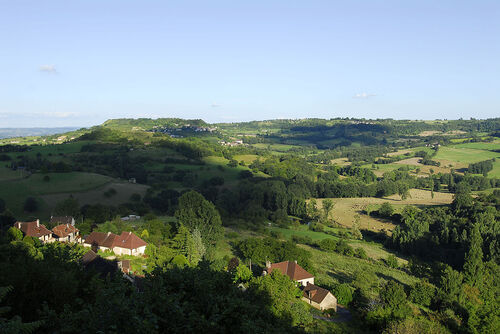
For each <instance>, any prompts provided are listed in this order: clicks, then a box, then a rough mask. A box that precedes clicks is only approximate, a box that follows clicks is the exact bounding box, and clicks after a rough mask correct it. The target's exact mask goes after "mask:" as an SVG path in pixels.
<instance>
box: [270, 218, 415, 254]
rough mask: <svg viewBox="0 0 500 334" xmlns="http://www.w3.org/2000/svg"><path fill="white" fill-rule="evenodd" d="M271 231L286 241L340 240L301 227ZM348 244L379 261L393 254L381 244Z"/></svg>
mask: <svg viewBox="0 0 500 334" xmlns="http://www.w3.org/2000/svg"><path fill="white" fill-rule="evenodd" d="M269 229H270V230H271V231H275V232H278V233H280V234H281V235H282V236H283V237H284V238H285V239H287V240H290V239H291V238H292V236H294V235H296V236H300V237H309V238H311V239H312V240H313V241H319V240H323V239H334V240H340V239H341V238H340V237H337V236H334V235H330V234H326V233H323V232H315V231H311V230H309V229H308V227H307V226H304V225H301V226H300V227H299V228H298V229H287V228H280V227H270V228H269ZM326 229H327V230H331V231H333V232H338V231H341V230H342V231H348V230H347V229H333V228H328V227H327V228H326ZM347 243H348V244H349V245H350V246H351V247H352V248H354V249H356V248H358V247H359V248H363V249H364V250H365V251H366V253H367V255H368V257H370V258H372V259H374V260H378V259H385V258H387V257H388V256H389V255H390V254H391V253H390V252H388V251H387V250H385V249H384V248H383V246H382V245H381V244H379V243H374V242H366V241H363V240H354V239H351V240H348V241H347ZM399 261H400V262H401V263H406V260H405V259H403V258H399Z"/></svg>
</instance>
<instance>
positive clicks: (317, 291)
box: [302, 283, 331, 304]
mask: <svg viewBox="0 0 500 334" xmlns="http://www.w3.org/2000/svg"><path fill="white" fill-rule="evenodd" d="M302 291H303V293H302V295H303V296H304V297H305V298H307V299H310V300H312V301H313V302H315V303H318V304H321V303H322V302H323V300H324V299H325V297H326V296H327V295H328V294H329V293H331V292H330V291H328V290H326V289H323V288H321V287H319V286H317V285H314V284H311V283H309V284H307V286H305V287H304V290H302Z"/></svg>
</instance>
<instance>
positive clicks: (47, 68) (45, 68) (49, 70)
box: [39, 65, 57, 74]
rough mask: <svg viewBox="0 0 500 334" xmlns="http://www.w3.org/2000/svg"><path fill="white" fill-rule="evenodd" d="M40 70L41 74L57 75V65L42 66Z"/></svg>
mask: <svg viewBox="0 0 500 334" xmlns="http://www.w3.org/2000/svg"><path fill="white" fill-rule="evenodd" d="M39 69H40V72H45V73H51V74H57V70H56V65H42V66H40V68H39Z"/></svg>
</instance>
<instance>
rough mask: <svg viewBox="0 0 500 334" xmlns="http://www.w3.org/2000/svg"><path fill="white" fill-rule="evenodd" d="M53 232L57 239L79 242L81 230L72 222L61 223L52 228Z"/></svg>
mask: <svg viewBox="0 0 500 334" xmlns="http://www.w3.org/2000/svg"><path fill="white" fill-rule="evenodd" d="M52 234H53V237H54V239H55V240H56V241H63V242H77V241H78V238H79V234H80V231H79V230H78V229H77V228H76V227H74V226H73V225H71V224H61V225H57V226H56V227H54V228H53V229H52Z"/></svg>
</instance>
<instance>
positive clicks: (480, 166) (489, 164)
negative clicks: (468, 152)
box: [467, 159, 495, 175]
mask: <svg viewBox="0 0 500 334" xmlns="http://www.w3.org/2000/svg"><path fill="white" fill-rule="evenodd" d="M494 161H495V160H494V159H493V160H486V161H480V162H476V163H472V164H469V167H468V168H467V171H468V172H469V173H471V174H483V175H486V174H488V172H489V171H491V170H492V169H493V162H494Z"/></svg>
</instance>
